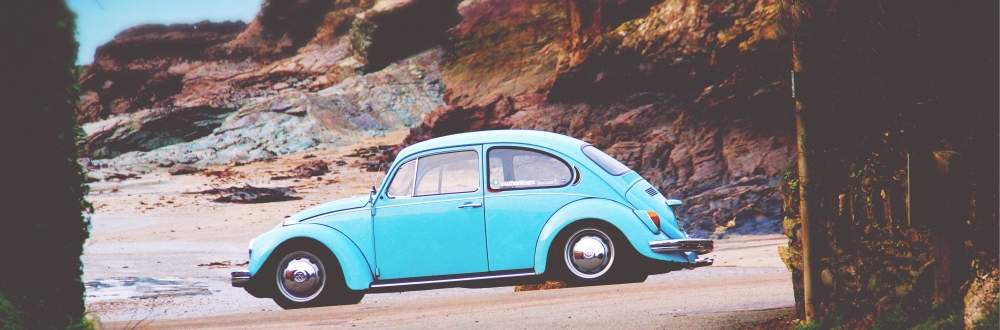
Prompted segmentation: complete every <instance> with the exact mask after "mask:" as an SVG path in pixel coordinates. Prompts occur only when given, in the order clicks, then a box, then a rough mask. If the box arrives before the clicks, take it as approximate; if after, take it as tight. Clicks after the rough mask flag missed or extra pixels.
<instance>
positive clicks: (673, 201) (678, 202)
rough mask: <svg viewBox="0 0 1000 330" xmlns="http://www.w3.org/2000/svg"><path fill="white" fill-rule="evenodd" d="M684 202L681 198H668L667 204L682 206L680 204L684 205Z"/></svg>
mask: <svg viewBox="0 0 1000 330" xmlns="http://www.w3.org/2000/svg"><path fill="white" fill-rule="evenodd" d="M683 204H684V202H682V201H681V200H679V199H668V200H667V206H680V205H683Z"/></svg>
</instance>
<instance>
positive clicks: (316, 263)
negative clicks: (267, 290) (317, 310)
mask: <svg viewBox="0 0 1000 330" xmlns="http://www.w3.org/2000/svg"><path fill="white" fill-rule="evenodd" d="M274 253H275V254H274V256H273V257H272V259H271V260H272V261H273V262H271V263H270V265H269V266H270V267H268V268H267V271H268V273H269V274H270V276H269V277H268V278H266V279H265V280H266V285H269V286H270V287H271V289H272V290H271V291H272V292H271V293H272V295H271V299H273V300H274V302H275V303H276V304H278V306H281V308H284V309H297V308H307V307H318V306H330V305H350V304H356V303H358V302H359V301H361V298H364V295H365V293H364V292H363V291H353V290H351V289H349V288H348V287H347V284H346V283H344V278H343V272H342V271H341V268H340V265H339V263H338V262H337V259H336V258H335V257H334V256H333V254H332V253H330V252H329V250H327V249H326V248H325V247H322V246H319V245H318V244H312V243H301V242H296V243H293V244H290V245H287V246H285V247H282V248H280V249H279V250H276V251H275V252H274ZM283 270H284V271H283ZM283 273H288V276H287V277H288V278H287V279H285V278H284V277H286V276H282V275H283Z"/></svg>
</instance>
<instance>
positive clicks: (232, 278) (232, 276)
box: [229, 272, 250, 288]
mask: <svg viewBox="0 0 1000 330" xmlns="http://www.w3.org/2000/svg"><path fill="white" fill-rule="evenodd" d="M229 282H230V283H231V284H232V285H233V286H234V287H237V288H242V287H244V286H246V285H247V282H250V272H232V273H229Z"/></svg>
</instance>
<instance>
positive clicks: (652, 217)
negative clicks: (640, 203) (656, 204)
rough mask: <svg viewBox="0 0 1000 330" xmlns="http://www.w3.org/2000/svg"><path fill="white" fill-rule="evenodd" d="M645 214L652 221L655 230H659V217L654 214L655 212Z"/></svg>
mask: <svg viewBox="0 0 1000 330" xmlns="http://www.w3.org/2000/svg"><path fill="white" fill-rule="evenodd" d="M646 214H648V215H649V219H651V220H653V224H655V225H656V228H660V215H659V214H656V211H646Z"/></svg>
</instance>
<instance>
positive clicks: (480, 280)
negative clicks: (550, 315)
mask: <svg viewBox="0 0 1000 330" xmlns="http://www.w3.org/2000/svg"><path fill="white" fill-rule="evenodd" d="M385 178H386V179H385V180H383V182H382V183H381V184H380V185H379V186H378V187H373V188H372V192H371V193H370V194H369V195H367V196H355V197H351V198H346V199H342V200H337V201H332V202H328V203H325V204H321V205H318V206H315V207H312V208H310V209H307V210H304V211H302V212H300V213H298V214H295V215H293V216H291V217H289V218H287V219H286V220H285V221H284V222H282V224H281V225H279V226H278V227H276V228H274V229H273V230H270V231H268V232H266V233H264V234H261V235H260V236H257V237H256V238H255V239H254V240H252V241H251V242H250V260H249V265H248V269H247V271H241V272H233V274H232V284H233V286H237V287H244V288H246V289H247V291H249V292H250V293H251V294H253V295H254V296H257V297H271V298H273V299H275V301H276V302H277V303H278V304H279V305H281V306H282V307H285V308H297V307H308V306H317V305H329V304H345V303H354V302H357V301H358V300H360V297H361V296H362V295H363V294H364V293H365V292H370V291H379V290H405V289H408V288H423V287H427V286H442V285H445V286H447V285H464V286H479V285H493V284H492V283H509V282H512V281H513V282H514V283H518V282H521V283H524V282H530V281H536V280H540V279H548V278H554V279H561V280H565V281H567V282H569V283H571V284H579V285H589V284H598V283H612V282H637V281H643V280H645V278H646V276H647V275H648V274H653V273H659V272H664V271H669V270H673V269H680V268H693V267H699V266H705V265H710V264H711V263H712V261H711V260H710V259H704V258H699V255H700V254H704V253H707V252H710V251H711V250H712V248H713V244H712V241H711V240H706V239H693V238H690V237H688V235H687V234H686V233H685V232H684V231H683V230H681V228H680V227H679V226H678V225H677V221H676V219H675V217H674V213H673V211H672V210H671V206H676V205H680V201H677V200H669V199H666V198H665V197H664V196H663V195H662V194H661V193H660V192H659V191H657V189H656V188H655V187H654V186H653V185H651V184H650V183H649V182H647V181H646V180H644V179H643V178H642V177H640V175H639V174H638V173H636V172H635V171H632V170H631V169H629V168H628V167H627V166H625V165H623V164H621V163H620V162H618V161H617V160H615V159H614V158H612V157H611V156H608V155H607V154H605V153H604V152H602V151H600V150H598V149H597V148H596V147H594V146H591V145H590V144H588V143H586V142H584V141H581V140H578V139H574V138H571V137H568V136H565V135H560V134H555V133H549V132H542V131H530V130H496V131H480V132H471V133H462V134H455V135H450V136H445V137H440V138H435V139H431V140H427V141H424V142H420V143H416V144H413V145H411V146H408V147H406V148H404V149H402V150H401V151H400V152H399V153H398V155H397V156H396V160H395V161H394V162H393V164H392V165H391V166H390V167H389V170H388V172H387V174H386V176H385ZM484 283H486V284H484Z"/></svg>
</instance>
